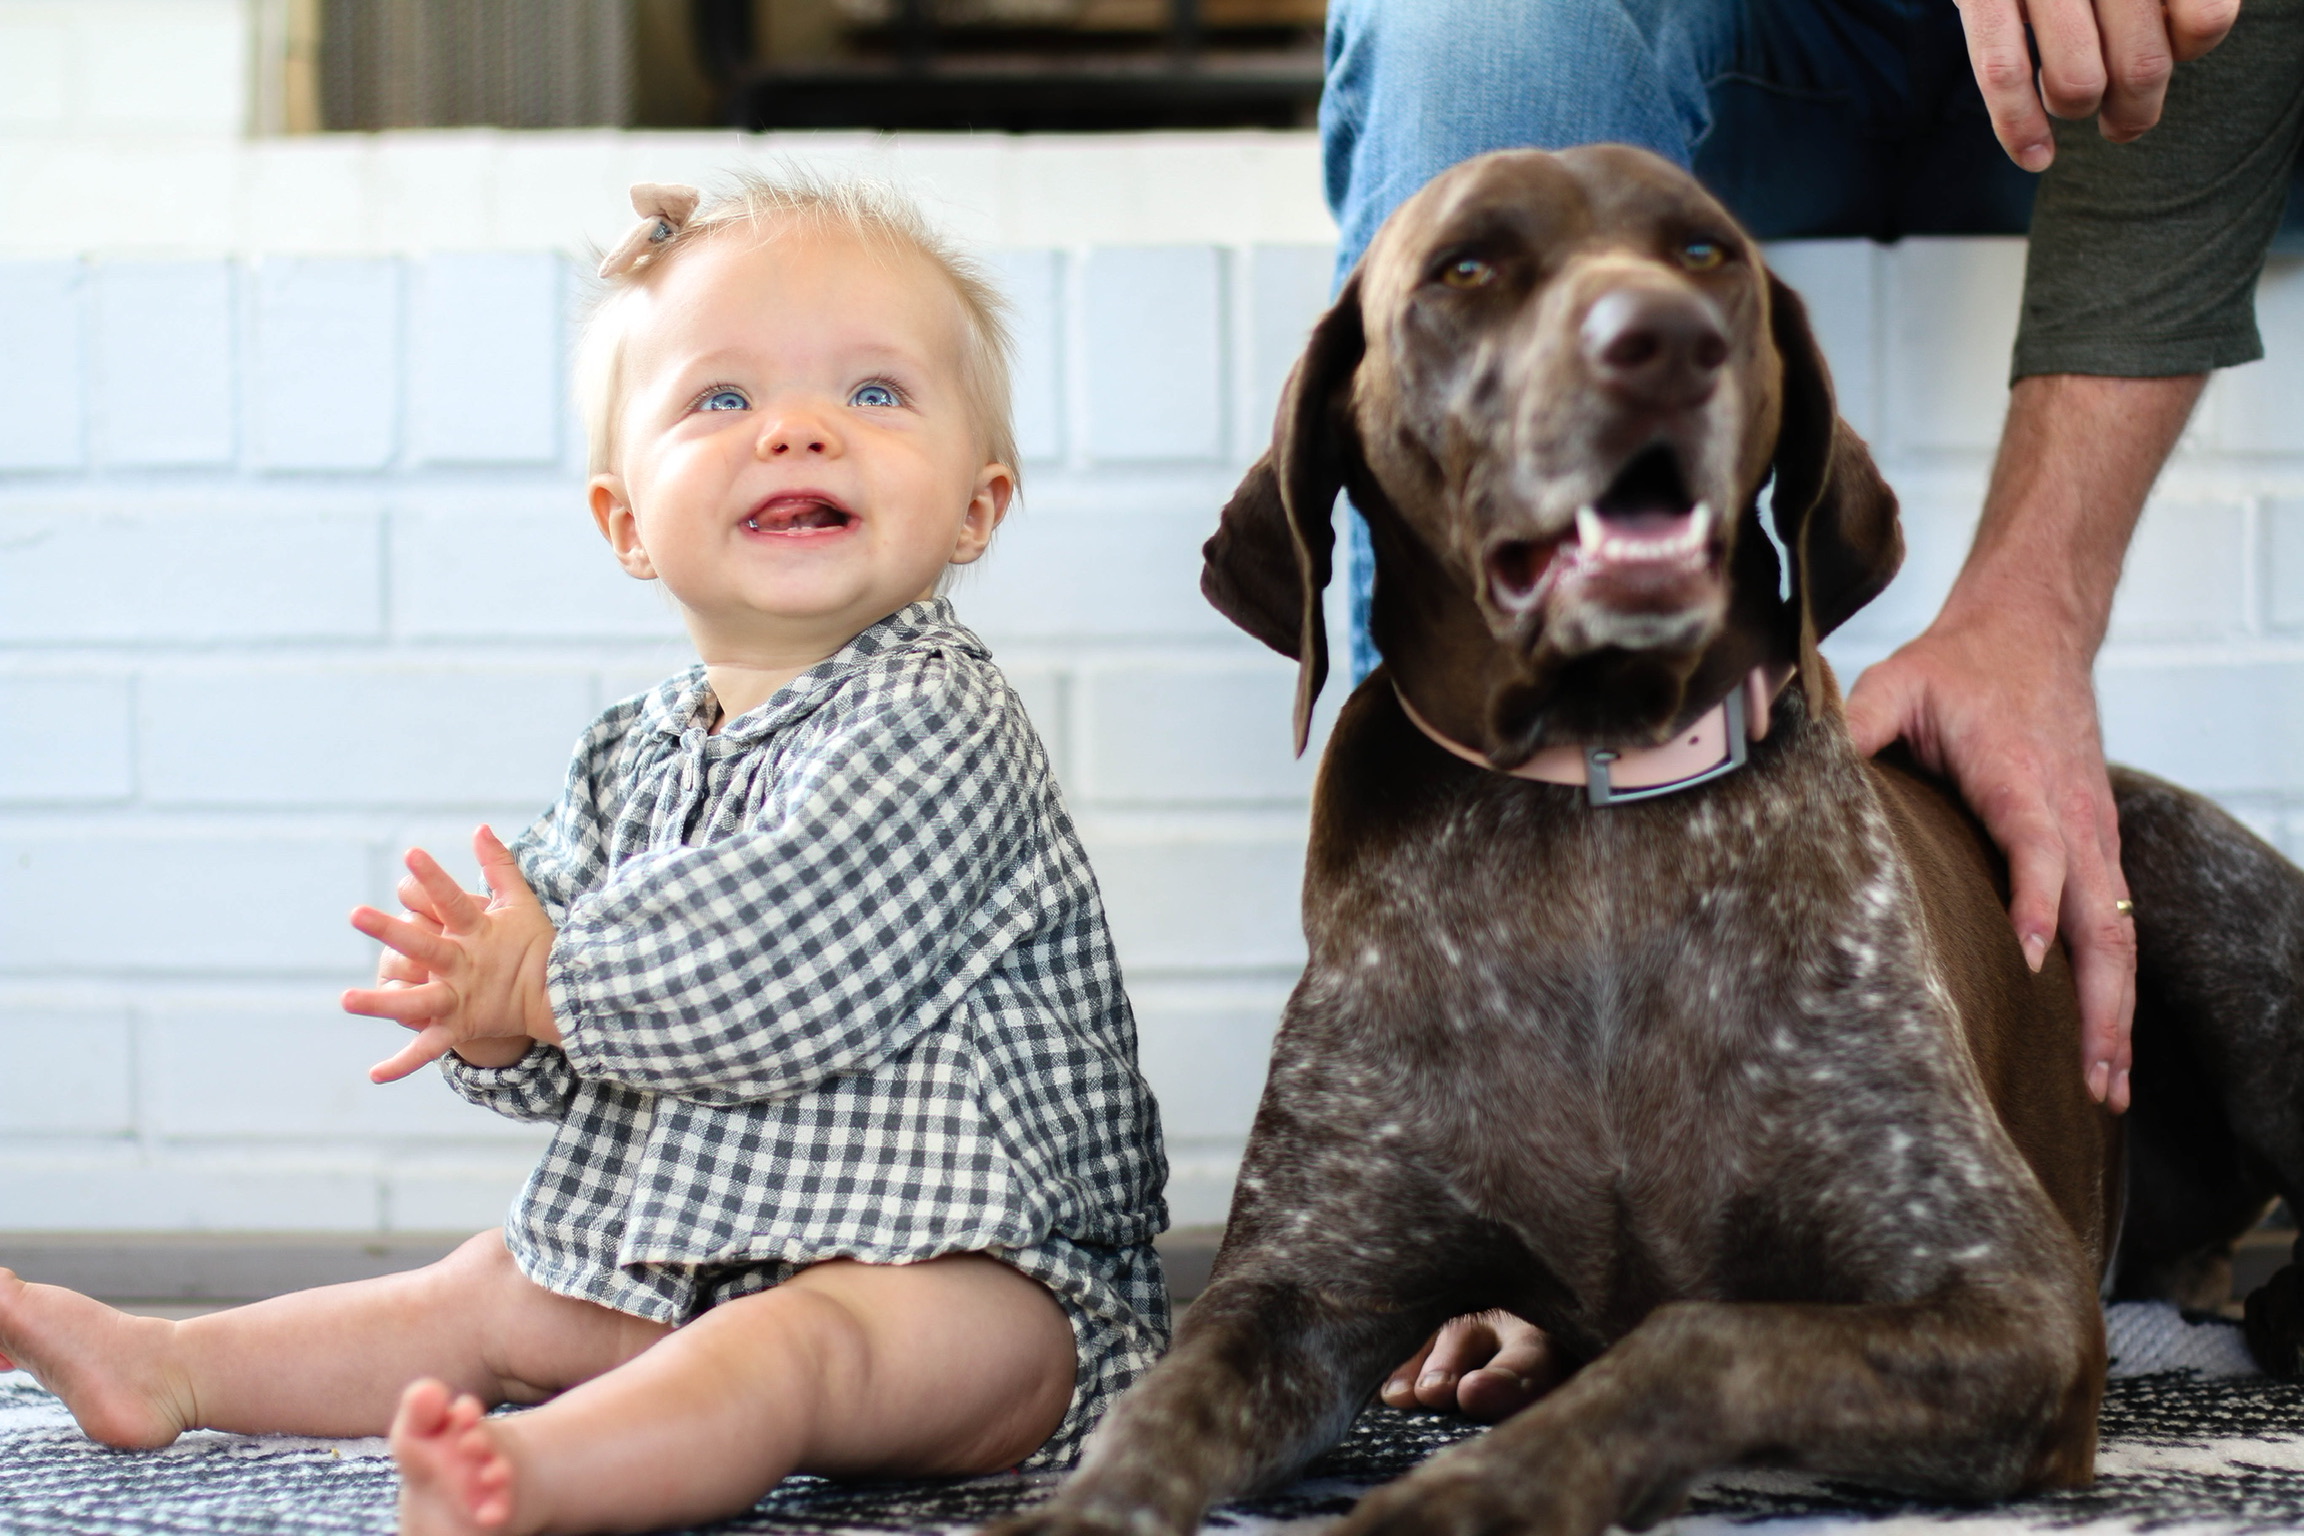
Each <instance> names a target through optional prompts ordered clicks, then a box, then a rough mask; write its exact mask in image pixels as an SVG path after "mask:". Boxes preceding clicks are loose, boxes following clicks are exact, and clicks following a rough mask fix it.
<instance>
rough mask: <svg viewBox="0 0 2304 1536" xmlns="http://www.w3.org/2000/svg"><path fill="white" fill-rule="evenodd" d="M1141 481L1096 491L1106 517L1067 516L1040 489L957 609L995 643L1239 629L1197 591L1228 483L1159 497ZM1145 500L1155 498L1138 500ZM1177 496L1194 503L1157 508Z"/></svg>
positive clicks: (972, 577)
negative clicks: (1140, 489)
mask: <svg viewBox="0 0 2304 1536" xmlns="http://www.w3.org/2000/svg"><path fill="white" fill-rule="evenodd" d="M1134 489H1135V488H1134V487H1114V488H1113V490H1114V492H1115V493H1116V494H1108V495H1106V496H1104V497H1102V498H1093V499H1101V500H1102V501H1103V502H1104V504H1105V509H1106V511H1107V512H1108V513H1109V514H1110V515H1103V516H1071V515H1066V514H1065V512H1064V511H1062V510H1061V507H1060V504H1059V505H1058V506H1051V502H1052V501H1055V499H1056V498H1055V496H1053V495H1050V496H1041V497H1037V498H1036V499H1035V500H1034V502H1033V504H1032V505H1031V507H1029V508H1028V509H1027V510H1026V511H1025V512H1024V513H1023V514H1022V515H1021V516H1020V517H1016V518H1011V519H1010V520H1009V522H1008V524H1007V526H1006V527H1005V528H1003V529H1002V530H1001V534H1000V539H999V542H998V543H997V544H996V545H995V546H994V548H993V550H992V552H991V553H990V554H988V555H986V556H985V557H984V559H983V560H982V561H980V562H979V563H978V564H977V565H976V566H975V567H974V568H973V569H972V570H971V571H970V573H969V574H968V576H967V578H966V579H965V580H964V582H963V583H962V585H960V586H959V587H957V588H955V589H954V591H953V594H952V601H953V604H954V606H955V607H956V608H958V610H959V612H960V616H961V617H962V618H963V619H965V620H966V621H967V622H968V623H969V624H971V625H974V626H975V627H976V628H978V629H980V630H981V631H983V633H984V635H985V636H986V637H987V638H988V639H990V640H991V641H992V643H993V644H994V645H995V646H998V645H1001V644H1003V643H1005V642H1007V641H1011V640H1019V639H1047V640H1055V641H1065V642H1071V641H1076V640H1085V639H1089V638H1098V639H1117V638H1122V637H1131V638H1134V637H1182V636H1189V637H1195V638H1202V639H1210V638H1216V639H1221V638H1229V637H1233V636H1236V635H1238V633H1239V632H1238V631H1236V630H1234V629H1233V628H1232V626H1231V625H1230V624H1229V623H1227V622H1226V621H1225V619H1224V618H1223V616H1222V615H1220V614H1218V613H1217V612H1216V610H1215V609H1213V608H1211V607H1209V606H1208V603H1207V601H1206V599H1204V598H1202V597H1201V596H1200V546H1201V544H1202V543H1203V542H1204V541H1205V540H1206V539H1207V537H1208V536H1209V535H1210V534H1211V533H1213V532H1215V531H1216V513H1217V511H1218V509H1219V508H1221V507H1222V506H1223V504H1224V496H1225V494H1226V493H1227V491H1228V489H1229V487H1228V485H1227V486H1226V488H1225V489H1223V490H1220V489H1218V486H1217V485H1216V484H1215V483H1209V484H1207V485H1204V486H1199V487H1195V488H1194V489H1193V490H1191V491H1187V492H1181V493H1178V494H1174V495H1166V496H1159V497H1156V498H1155V497H1140V496H1137V495H1134V494H1127V493H1129V492H1133V491H1134ZM1061 494H1063V495H1064V496H1065V497H1066V499H1070V498H1071V496H1073V495H1075V494H1078V492H1077V490H1075V489H1070V488H1068V489H1067V490H1066V491H1065V492H1063V493H1061ZM1084 499H1087V498H1084ZM1145 501H1151V502H1154V503H1155V506H1152V507H1146V506H1141V505H1140V504H1141V503H1142V502H1145ZM1178 503H1181V504H1182V505H1183V506H1186V507H1190V508H1193V510H1191V511H1188V512H1176V511H1170V510H1159V509H1156V508H1157V507H1159V506H1173V505H1175V504H1178ZM1203 509H1204V510H1203ZM1246 643H1248V644H1253V642H1246Z"/></svg>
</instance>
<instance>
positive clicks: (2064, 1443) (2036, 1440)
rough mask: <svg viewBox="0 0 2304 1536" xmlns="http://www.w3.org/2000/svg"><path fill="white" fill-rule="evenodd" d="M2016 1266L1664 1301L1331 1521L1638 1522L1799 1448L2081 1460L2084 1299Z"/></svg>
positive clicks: (1832, 1464)
mask: <svg viewBox="0 0 2304 1536" xmlns="http://www.w3.org/2000/svg"><path fill="white" fill-rule="evenodd" d="M2079 1280H2080V1277H2079V1276H2077V1275H2075V1276H2073V1277H2072V1281H2073V1282H2074V1283H2070V1284H2067V1285H2065V1286H2063V1287H2062V1288H2061V1289H2059V1288H2056V1287H2053V1286H2051V1285H2050V1284H2049V1283H2047V1282H2044V1281H2038V1282H2036V1281H2031V1280H2027V1279H2023V1278H2018V1277H2014V1276H2009V1277H2005V1278H2002V1279H1998V1280H1996V1282H1995V1283H1994V1284H1993V1285H1992V1286H1991V1288H1990V1293H1989V1294H1987V1293H1986V1292H1985V1291H1984V1289H1983V1288H1981V1287H1977V1288H1970V1289H1964V1290H1960V1291H1955V1292H1953V1293H1951V1294H1950V1295H1947V1296H1942V1297H1937V1298H1931V1299H1930V1300H1927V1301H1922V1302H1904V1303H1885V1304H1862V1303H1859V1304H1816V1303H1736V1302H1679V1303H1674V1304H1672V1305H1669V1306H1665V1307H1661V1308H1658V1309H1657V1310H1656V1311H1655V1312H1653V1313H1651V1314H1650V1315H1649V1317H1648V1318H1647V1319H1646V1320H1645V1321H1644V1322H1642V1323H1641V1324H1640V1326H1639V1327H1637V1328H1635V1329H1633V1330H1632V1332H1631V1333H1629V1334H1627V1335H1625V1337H1624V1338H1623V1339H1621V1340H1620V1341H1618V1343H1617V1344H1616V1345H1615V1346H1614V1347H1613V1348H1611V1349H1609V1350H1608V1351H1607V1353H1605V1354H1603V1355H1602V1356H1601V1357H1600V1358H1599V1359H1598V1360H1596V1361H1594V1362H1593V1363H1592V1364H1590V1365H1588V1366H1586V1367H1585V1368H1584V1370H1583V1371H1582V1372H1580V1373H1579V1374H1578V1375H1577V1376H1576V1377H1575V1378H1573V1379H1572V1380H1570V1381H1569V1382H1568V1383H1567V1384H1566V1385H1565V1386H1563V1387H1561V1388H1559V1389H1558V1390H1557V1391H1555V1392H1554V1393H1553V1394H1552V1395H1551V1396H1549V1397H1547V1398H1545V1399H1544V1400H1543V1401H1541V1402H1539V1403H1537V1404H1536V1405H1535V1406H1534V1407H1531V1408H1529V1409H1527V1410H1526V1411H1525V1412H1523V1413H1521V1414H1519V1415H1518V1416H1517V1417H1515V1418H1512V1419H1508V1420H1506V1421H1505V1422H1504V1423H1503V1424H1501V1425H1499V1426H1498V1427H1497V1428H1495V1429H1494V1430H1491V1431H1490V1432H1489V1433H1488V1434H1487V1435H1486V1436H1485V1437H1484V1438H1482V1439H1479V1440H1473V1441H1467V1442H1465V1443H1463V1444H1461V1445H1458V1446H1455V1447H1453V1448H1451V1449H1449V1450H1447V1451H1444V1452H1442V1453H1441V1454H1440V1455H1438V1456H1435V1457H1434V1458H1432V1460H1430V1461H1428V1462H1426V1463H1425V1464H1424V1465H1423V1466H1422V1467H1420V1468H1418V1469H1417V1470H1416V1471H1415V1472H1413V1473H1411V1474H1409V1475H1408V1476H1407V1477H1405V1478H1402V1479H1400V1480H1399V1481H1398V1482H1395V1483H1392V1484H1390V1485H1389V1486H1387V1487H1384V1488H1380V1489H1378V1490H1376V1491H1375V1492H1373V1493H1371V1494H1369V1495H1368V1496H1367V1497H1366V1498H1365V1499H1363V1500H1362V1501H1361V1503H1360V1505H1359V1507H1358V1508H1357V1509H1355V1510H1354V1511H1353V1512H1352V1514H1351V1515H1349V1516H1348V1517H1346V1519H1345V1520H1344V1522H1343V1523H1342V1524H1341V1525H1340V1526H1338V1527H1336V1528H1335V1531H1334V1532H1333V1533H1332V1536H1506V1533H1511V1536H1597V1533H1599V1532H1601V1531H1603V1530H1605V1529H1606V1528H1607V1527H1608V1526H1610V1525H1611V1524H1623V1525H1625V1526H1627V1527H1630V1528H1631V1529H1634V1530H1642V1529H1645V1528H1646V1527H1647V1526H1649V1525H1652V1524H1654V1523H1655V1522H1656V1521H1658V1520H1661V1519H1663V1518H1665V1517H1666V1516H1668V1515H1670V1514H1671V1513H1673V1512H1674V1510H1676V1509H1677V1508H1678V1507H1679V1505H1680V1503H1681V1501H1682V1499H1683V1498H1684V1497H1685V1495H1686V1493H1687V1490H1688V1487H1689V1485H1690V1484H1691V1483H1693V1482H1694V1481H1695V1480H1696V1479H1697V1478H1699V1477H1701V1476H1703V1475H1704V1474H1705V1473H1707V1472H1710V1471H1713V1470H1716V1469H1718V1468H1721V1467H1725V1466H1730V1465H1734V1464H1737V1463H1761V1464H1768V1465H1781V1466H1796V1467H1800V1468H1804V1469H1807V1470H1811V1471H1817V1472H1825V1473H1830V1474H1832V1475H1835V1476H1840V1477H1849V1478H1854V1479H1858V1480H1861V1481H1865V1482H1870V1483H1878V1484H1881V1485H1883V1486H1888V1487H1894V1488H1900V1489H1909V1490H1914V1491H1919V1492H1926V1493H1933V1494H1937V1495H1942V1496H1950V1497H1955V1498H1960V1499H1986V1498H1997V1497H2003V1496H2006V1495H2008V1494H2012V1493H2015V1492H2017V1491H2019V1490H2022V1489H2026V1488H2034V1487H2041V1486H2060V1485H2072V1484H2078V1483H2084V1482H2086V1481H2087V1480H2088V1479H2089V1478H2090V1477H2091V1476H2092V1474H2093V1469H2094V1458H2095V1444H2096V1435H2095V1424H2096V1408H2097V1399H2098V1396H2099V1394H2100V1392H2101V1389H2102V1382H2103V1349H2104V1344H2103V1331H2102V1327H2101V1324H2100V1322H2099V1321H2098V1319H2097V1314H2096V1306H2095V1299H2094V1297H2093V1296H2092V1295H2089V1294H2087V1293H2086V1291H2085V1290H2084V1289H2083V1287H2082V1286H2081V1284H2080V1283H2079Z"/></svg>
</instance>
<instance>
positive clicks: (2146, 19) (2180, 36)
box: [1959, 0, 2240, 171]
mask: <svg viewBox="0 0 2304 1536" xmlns="http://www.w3.org/2000/svg"><path fill="white" fill-rule="evenodd" d="M1959 4H1960V20H1961V24H1962V25H1963V26H1964V27H1965V28H1966V30H1967V34H1968V62H1969V63H1970V65H1971V66H1973V67H1974V69H1975V71H1976V84H1977V86H1978V88H1980V89H1981V90H1982V91H1983V93H1984V108H1985V110H1986V111H1987V112H1989V113H1990V114H1991V115H1992V131H1993V133H1994V134H1996V135H1997V136H1998V137H1999V140H2000V147H2001V148H2003V149H2005V150H2007V151H2008V158H2009V159H2011V160H2013V161H2015V162H2016V163H2017V164H2018V165H2020V166H2022V167H2024V169H2026V170H2028V171H2043V170H2046V169H2047V168H2048V164H2049V162H2050V161H2052V160H2054V159H2055V158H2056V140H2055V138H2054V136H2053V135H2052V134H2051V133H2050V131H2049V126H2048V119H2049V118H2050V117H2051V116H2055V117H2063V118H2085V117H2094V118H2095V119H2096V120H2097V126H2098V128H2099V129H2100V130H2101V131H2102V132H2103V134H2104V137H2106V138H2108V139H2110V140H2111V141H2112V142H2113V143H2115V144H2125V143H2127V142H2129V141H2130V140H2131V139H2134V138H2137V137H2139V136H2141V135H2142V134H2143V132H2144V131H2145V130H2146V129H2148V128H2150V127H2151V126H2152V125H2153V124H2155V123H2157V122H2159V121H2160V104H2161V102H2162V100H2163V99H2165V97H2166V96H2167V94H2168V75H2169V72H2170V70H2171V69H2172V68H2174V66H2175V65H2177V64H2180V63H2184V62H2186V61H2188V60H2191V59H2196V58H2198V57H2200V55H2202V54H2204V53H2206V52H2207V51H2208V50H2209V49H2211V48H2214V47H2215V46H2216V45H2217V44H2218V43H2220V42H2222V41H2223V40H2224V34H2225V33H2227V32H2229V31H2231V30H2232V22H2233V20H2234V19H2235V18H2236V17H2237V16H2238V15H2239V14H2240V0H1959ZM2027 23H2029V25H2030V29H2031V36H2030V38H2029V39H2027V37H2026V35H2025V30H2026V25H2027ZM2035 45H2036V46H2037V47H2038V48H2039V51H2040V67H2039V70H2038V71H2037V73H2035V71H2034V70H2033V67H2032V49H2033V47H2034V46H2035Z"/></svg>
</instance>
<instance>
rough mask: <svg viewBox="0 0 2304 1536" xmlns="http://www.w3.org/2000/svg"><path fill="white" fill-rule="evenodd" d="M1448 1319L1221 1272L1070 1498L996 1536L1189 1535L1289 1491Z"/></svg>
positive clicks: (1107, 1431)
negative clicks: (1229, 1507) (1220, 1508)
mask: <svg viewBox="0 0 2304 1536" xmlns="http://www.w3.org/2000/svg"><path fill="white" fill-rule="evenodd" d="M1445 1310H1446V1309H1445V1308H1444V1307H1441V1308H1437V1309H1425V1310H1412V1311H1398V1310H1394V1311H1378V1310H1371V1309H1370V1308H1369V1305H1368V1298H1367V1297H1366V1296H1355V1297H1352V1298H1350V1299H1349V1300H1346V1299H1342V1298H1338V1297H1335V1296H1332V1295H1326V1294H1323V1293H1322V1292H1321V1291H1319V1290H1317V1289H1315V1288H1314V1287H1313V1286H1311V1285H1308V1284H1305V1283H1302V1282H1298V1281H1293V1280H1282V1279H1273V1278H1253V1277H1250V1276H1247V1275H1241V1274H1237V1273H1234V1274H1222V1273H1220V1274H1219V1275H1218V1277H1217V1279H1216V1280H1215V1281H1214V1282H1213V1283H1212V1284H1211V1285H1210V1286H1209V1288H1208V1290H1207V1291H1206V1292H1205V1293H1203V1294H1202V1295H1201V1296H1200V1298H1199V1299H1198V1300H1196V1301H1194V1302H1193V1303H1192V1306H1191V1308H1190V1310H1188V1311H1187V1312H1186V1313H1185V1314H1184V1322H1183V1326H1182V1327H1181V1328H1179V1329H1178V1330H1177V1336H1176V1346H1175V1348H1174V1349H1172V1350H1171V1351H1169V1353H1168V1356H1167V1358H1165V1359H1163V1360H1162V1361H1161V1362H1160V1363H1159V1365H1157V1366H1155V1367H1154V1368H1153V1370H1152V1371H1151V1373H1150V1374H1149V1375H1147V1376H1146V1377H1145V1378H1144V1380H1143V1381H1142V1382H1140V1383H1138V1384H1137V1385H1136V1387H1135V1388H1134V1389H1133V1390H1131V1391H1130V1392H1129V1393H1128V1395H1127V1396H1125V1397H1124V1398H1122V1399H1121V1400H1120V1402H1119V1404H1118V1405H1117V1406H1116V1407H1114V1408H1113V1410H1112V1415H1111V1417H1110V1418H1109V1419H1107V1420H1106V1421H1105V1423H1104V1425H1103V1426H1102V1427H1101V1428H1100V1429H1099V1430H1098V1431H1097V1432H1096V1436H1095V1438H1094V1440H1093V1441H1091V1443H1090V1445H1089V1448H1088V1453H1087V1456H1086V1458H1085V1459H1084V1461H1083V1462H1082V1464H1081V1467H1080V1470H1079V1471H1078V1472H1077V1473H1075V1474H1074V1475H1073V1477H1072V1479H1071V1481H1069V1482H1068V1483H1066V1484H1065V1485H1064V1489H1063V1491H1062V1492H1061V1493H1060V1494H1058V1496H1057V1497H1056V1498H1055V1499H1054V1500H1053V1501H1051V1502H1050V1503H1048V1504H1045V1505H1042V1506H1041V1507H1039V1508H1037V1509H1034V1510H1031V1511H1028V1512H1027V1513H1025V1514H1024V1515H1022V1516H1019V1517H1018V1518H1016V1519H1014V1520H1011V1521H1008V1522H1006V1523H1005V1524H1003V1525H1001V1526H999V1527H996V1528H995V1531H994V1533H993V1536H1118V1533H1127V1536H1154V1533H1167V1536H1187V1533H1191V1532H1195V1531H1197V1530H1198V1529H1199V1528H1200V1517H1201V1515H1202V1514H1203V1513H1204V1512H1205V1511H1206V1510H1207V1508H1208V1507H1209V1506H1210V1505H1211V1504H1214V1503H1217V1502H1219V1501H1220V1500H1223V1499H1227V1498H1231V1497H1234V1496H1235V1495H1238V1494H1242V1493H1246V1492H1250V1491H1252V1490H1255V1489H1259V1488H1265V1487H1270V1486H1272V1485H1275V1484H1277V1483H1281V1482H1284V1481H1286V1480H1287V1479H1288V1478H1289V1477H1291V1476H1293V1475H1294V1474H1295V1472H1296V1471H1297V1470H1298V1469H1299V1468H1301V1467H1302V1466H1303V1464H1304V1463H1305V1462H1306V1461H1308V1460H1310V1459H1311V1458H1312V1457H1313V1456H1314V1455H1317V1454H1318V1453H1319V1452H1320V1451H1322V1450H1324V1449H1326V1448H1327V1447H1328V1446H1329V1445H1331V1444H1333V1443H1334V1442H1335V1441H1336V1440H1337V1439H1338V1438H1339V1437H1340V1436H1341V1435H1342V1434H1343V1432H1344V1430H1345V1429H1346V1428H1347V1427H1348V1426H1349V1424H1350V1423H1351V1420H1352V1416H1353V1414H1355V1413H1356V1412H1358V1411H1359V1409H1360V1406H1361V1404H1362V1403H1364V1402H1366V1401H1367V1399H1368V1395H1369V1394H1370V1393H1371V1392H1372V1391H1374V1390H1375V1387H1376V1385H1377V1383H1378V1382H1380V1381H1381V1380H1382V1379H1383V1376H1384V1373H1385V1372H1386V1371H1387V1370H1389V1369H1391V1368H1392V1367H1393V1366H1396V1365H1398V1364H1399V1363H1400V1361H1401V1360H1403V1359H1404V1358H1406V1357H1407V1355H1408V1353H1409V1352H1410V1351H1411V1350H1413V1349H1414V1348H1415V1347H1416V1344H1417V1342H1418V1341H1419V1340H1421V1339H1422V1338H1423V1337H1424V1335H1425V1334H1426V1333H1427V1332H1428V1331H1429V1330H1430V1329H1431V1328H1432V1327H1433V1326H1435V1324H1436V1323H1438V1322H1439V1321H1440V1320H1441V1319H1440V1318H1439V1317H1438V1316H1437V1315H1433V1313H1434V1312H1435V1311H1437V1312H1444V1311H1445Z"/></svg>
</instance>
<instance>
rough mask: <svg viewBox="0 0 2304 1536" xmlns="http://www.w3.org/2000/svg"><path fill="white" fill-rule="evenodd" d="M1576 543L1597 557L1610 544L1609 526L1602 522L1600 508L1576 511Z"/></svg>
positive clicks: (1584, 508) (1580, 508)
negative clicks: (1603, 547)
mask: <svg viewBox="0 0 2304 1536" xmlns="http://www.w3.org/2000/svg"><path fill="white" fill-rule="evenodd" d="M1576 542H1577V543H1579V544H1581V545H1583V546H1584V548H1585V549H1586V550H1587V551H1589V552H1591V553H1592V554H1595V555H1596V554H1598V553H1600V549H1601V546H1602V545H1604V544H1606V543H1607V542H1608V525H1607V524H1606V523H1603V522H1601V521H1600V512H1599V509H1598V508H1596V507H1592V506H1582V507H1578V508H1577V509H1576Z"/></svg>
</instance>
